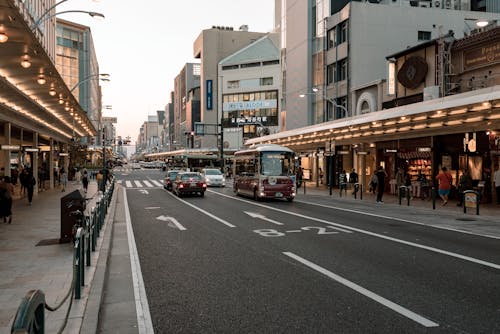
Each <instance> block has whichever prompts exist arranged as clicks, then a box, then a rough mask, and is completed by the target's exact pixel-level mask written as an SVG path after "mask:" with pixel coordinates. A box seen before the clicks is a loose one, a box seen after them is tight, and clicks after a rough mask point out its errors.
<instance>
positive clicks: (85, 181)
mask: <svg viewBox="0 0 500 334" xmlns="http://www.w3.org/2000/svg"><path fill="white" fill-rule="evenodd" d="M82 184H83V190H84V191H85V192H87V190H88V189H89V173H87V170H86V169H84V170H83V174H82Z"/></svg>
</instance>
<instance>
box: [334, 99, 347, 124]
mask: <svg viewBox="0 0 500 334" xmlns="http://www.w3.org/2000/svg"><path fill="white" fill-rule="evenodd" d="M336 102H337V105H339V106H342V107H344V108H341V107H336V108H335V109H336V113H335V119H340V118H346V117H347V113H346V110H347V96H342V97H339V98H337V99H336Z"/></svg>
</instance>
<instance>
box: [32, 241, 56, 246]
mask: <svg viewBox="0 0 500 334" xmlns="http://www.w3.org/2000/svg"><path fill="white" fill-rule="evenodd" d="M59 243H60V242H59V239H44V240H40V241H39V242H38V243H37V244H36V246H49V245H57V244H59Z"/></svg>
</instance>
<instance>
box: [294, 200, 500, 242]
mask: <svg viewBox="0 0 500 334" xmlns="http://www.w3.org/2000/svg"><path fill="white" fill-rule="evenodd" d="M295 203H303V204H309V205H315V206H319V207H322V208H328V209H335V210H339V211H345V212H351V213H357V214H360V215H365V216H371V217H377V218H383V219H390V220H394V221H400V222H403V223H410V224H415V225H421V226H426V227H433V228H438V229H441V230H446V231H453V232H459V233H463V234H470V235H475V236H480V237H486V238H492V239H500V237H499V236H496V235H489V234H480V233H475V232H470V231H464V230H458V229H455V228H451V227H446V226H440V225H430V224H428V223H421V222H417V221H414V220H408V219H403V218H397V217H389V216H384V215H379V214H376V213H370V212H363V211H358V210H353V209H346V208H340V207H338V206H332V205H326V204H319V203H312V202H307V201H299V200H295Z"/></svg>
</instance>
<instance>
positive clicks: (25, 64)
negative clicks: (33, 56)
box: [21, 55, 31, 68]
mask: <svg viewBox="0 0 500 334" xmlns="http://www.w3.org/2000/svg"><path fill="white" fill-rule="evenodd" d="M21 66H22V67H24V68H29V67H31V62H30V57H29V56H28V55H24V56H23V57H22V58H21Z"/></svg>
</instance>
